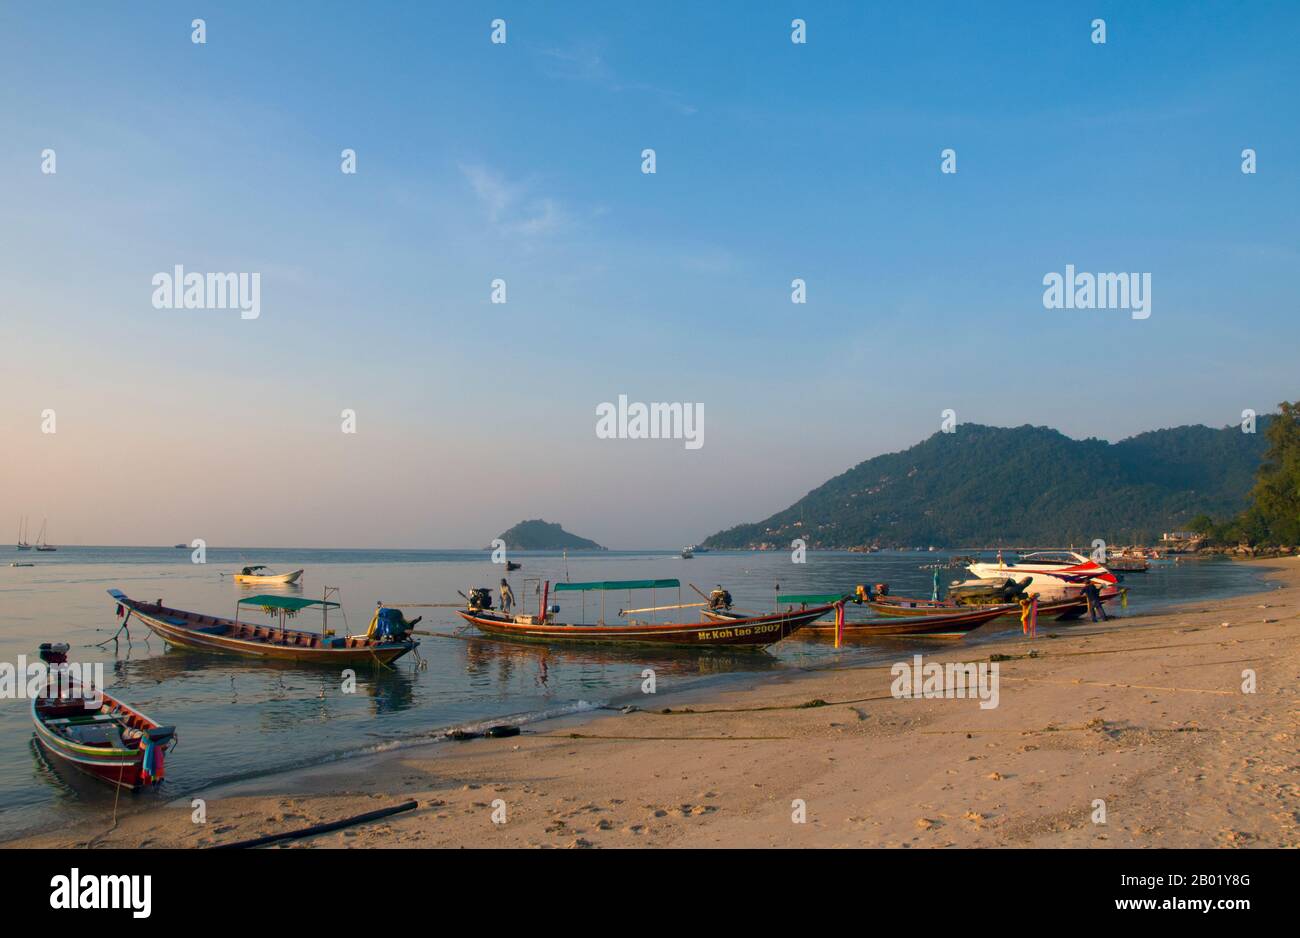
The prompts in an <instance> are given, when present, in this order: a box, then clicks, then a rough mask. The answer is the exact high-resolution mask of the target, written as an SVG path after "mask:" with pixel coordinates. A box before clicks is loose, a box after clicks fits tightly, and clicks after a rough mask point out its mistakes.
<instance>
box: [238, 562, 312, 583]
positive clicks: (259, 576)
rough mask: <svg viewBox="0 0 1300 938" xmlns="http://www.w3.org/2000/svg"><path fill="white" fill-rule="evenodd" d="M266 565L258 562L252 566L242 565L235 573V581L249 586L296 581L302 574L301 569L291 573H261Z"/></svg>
mask: <svg viewBox="0 0 1300 938" xmlns="http://www.w3.org/2000/svg"><path fill="white" fill-rule="evenodd" d="M265 569H266V567H264V566H261V565H260V564H259V565H257V566H252V567H244V568H243V569H242V570H240V571H239V572H238V573H236V574H235V582H236V583H244V584H247V585H249V586H257V585H268V584H272V583H281V584H287V583H297V582H298V578H299V577H300V576H302V571H301V570H294V571H293V572H292V573H262V572H260V571H262V570H265Z"/></svg>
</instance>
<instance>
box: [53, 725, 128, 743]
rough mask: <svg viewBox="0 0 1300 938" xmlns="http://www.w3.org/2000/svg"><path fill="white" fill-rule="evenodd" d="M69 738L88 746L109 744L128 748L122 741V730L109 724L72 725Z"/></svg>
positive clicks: (68, 732) (69, 728)
mask: <svg viewBox="0 0 1300 938" xmlns="http://www.w3.org/2000/svg"><path fill="white" fill-rule="evenodd" d="M67 734H68V738H70V739H72V740H73V741H75V742H78V743H81V744H83V745H86V746H108V747H109V748H111V749H126V744H125V743H123V742H122V732H121V730H119V729H118V728H117V726H115V725H113V724H111V723H109V724H87V725H85V726H70V727H68V730H67Z"/></svg>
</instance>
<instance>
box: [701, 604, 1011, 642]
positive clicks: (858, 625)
mask: <svg viewBox="0 0 1300 938" xmlns="http://www.w3.org/2000/svg"><path fill="white" fill-rule="evenodd" d="M1013 611H1014V612H1015V613H1016V614H1017V615H1019V613H1020V606H1019V605H1015V606H1014V608H1012V607H1007V606H984V607H980V606H975V607H971V606H964V607H958V611H955V612H944V613H936V614H934V615H928V616H916V617H903V616H899V617H895V618H884V619H873V620H867V621H864V622H851V621H846V622H845V623H844V627H843V628H844V631H843V635H844V637H845V638H846V639H851V638H857V639H864V638H890V637H900V636H926V637H929V638H961V637H962V636H963V635H965V634H966V633H967V632H973V631H975V629H977V628H979V627H980V626H981V625H983V624H984V623H986V622H991V621H992V620H994V619H997V618H999V617H1001V616H1005V615H1010V614H1011V612H1013ZM704 615H705V616H706V617H708V618H710V619H713V620H714V621H715V622H728V621H732V620H733V619H734V618H736V617H739V616H744V615H746V613H743V612H735V611H724V610H718V609H708V610H705V611H704ZM834 636H835V622H834V620H819V621H814V622H812V623H810V624H808V625H806V626H804V629H803V631H802V632H801V633H800V636H799V637H800V638H833V637H834Z"/></svg>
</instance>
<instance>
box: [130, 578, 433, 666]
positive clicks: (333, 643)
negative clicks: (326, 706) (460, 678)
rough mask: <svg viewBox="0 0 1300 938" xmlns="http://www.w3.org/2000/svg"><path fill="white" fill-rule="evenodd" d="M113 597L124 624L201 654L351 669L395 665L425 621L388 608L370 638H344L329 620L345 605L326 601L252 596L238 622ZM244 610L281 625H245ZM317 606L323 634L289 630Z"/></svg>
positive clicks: (375, 622)
mask: <svg viewBox="0 0 1300 938" xmlns="http://www.w3.org/2000/svg"><path fill="white" fill-rule="evenodd" d="M108 594H109V595H110V596H112V597H113V598H114V599H116V600H117V602H118V615H119V616H122V615H123V614H124V613H125V615H124V624H125V620H129V619H130V617H131V616H132V615H134V616H135V617H136V618H138V619H140V620H141V621H142V622H144V624H145V625H147V626H148V627H149V628H150V630H152V631H153V632H154V633H155V634H157V635H158V636H159V637H161V638H162V639H164V640H165V641H166V642H168V643H169V644H172V645H176V646H178V647H181V648H190V649H194V650H195V651H209V652H217V653H221V654H231V655H243V656H245V657H249V658H272V659H277V660H281V661H297V662H301V663H310V664H328V665H340V666H345V665H350V664H371V663H378V664H391V663H392V662H394V661H396V660H397V659H398V658H400V657H402V655H404V654H406V653H407V652H409V651H411V650H413V649H414V648H415V647H416V646H417V645H419V644H420V643H419V642H418V641H416V640H415V639H413V638H411V637H410V634H411V629H412V628H413V627H414V626H415V623H416V622H419V621H420V620H419V619H418V618H417V619H416V620H415V622H407V621H406V619H405V618H404V617H403V616H402V614H401V611H400V610H397V609H389V608H387V607H380V608H379V609H378V610H376V613H375V619H373V620H371V624H370V629H369V631H368V632H367V633H366V634H364V635H347V636H342V637H338V636H335V635H334V634H333V633H332V632H330V631H329V629H328V621H329V620H328V616H329V610H330V609H337V608H339V604H338V603H336V602H329V601H327V600H322V599H302V598H300V597H297V596H247V597H244V598H243V599H240V600H239V602H238V603H237V604H236V606H235V618H233V619H223V618H220V617H218V616H209V615H204V614H202V613H198V612H186V611H184V610H183V609H172V608H170V607H168V606H164V605H162V603H161V601H159V602H156V603H147V602H141V601H139V600H135V599H131V598H129V597H128V596H126V595H125V594H124V593H122V592H121V591H119V590H115V589H111V590H109V591H108ZM240 606H260V607H261V608H262V609H263V610H265V611H267V612H268V613H270V614H272V615H274V614H275V613H277V612H278V613H279V616H280V622H279V625H275V624H271V625H256V624H254V623H251V622H240V621H239V607H240ZM313 607H314V608H319V609H321V610H322V613H323V614H324V616H325V620H324V624H323V625H322V627H321V631H320V632H319V633H317V632H308V631H304V630H301V629H291V628H288V627H287V626H286V623H285V620H286V618H287V617H289V616H292V615H295V614H297V613H298V612H299V611H301V610H303V609H307V608H313Z"/></svg>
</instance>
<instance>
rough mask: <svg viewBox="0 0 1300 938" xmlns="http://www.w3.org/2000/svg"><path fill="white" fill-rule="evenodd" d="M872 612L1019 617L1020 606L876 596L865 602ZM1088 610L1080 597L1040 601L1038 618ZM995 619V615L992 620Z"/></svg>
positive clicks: (910, 615)
mask: <svg viewBox="0 0 1300 938" xmlns="http://www.w3.org/2000/svg"><path fill="white" fill-rule="evenodd" d="M867 605H868V606H870V607H871V610H872V611H873V612H876V613H878V614H880V615H882V616H890V617H895V618H917V617H924V616H935V615H947V614H950V613H955V612H960V611H962V610H969V609H981V610H983V609H1000V610H1002V611H1001V613H999V614H1000V615H1004V616H1018V615H1020V604H1019V603H996V604H993V605H987V606H971V605H959V604H957V603H954V602H951V601H949V600H946V599H940V600H934V599H913V598H911V597H908V596H877V597H876V598H875V599H873V600H870V601H869V602H868V603H867ZM1087 611H1088V601H1087V600H1086V599H1084V598H1083V596H1082V595H1080V596H1077V597H1070V598H1066V599H1055V600H1048V601H1045V602H1044V601H1040V602H1039V604H1038V617H1039V618H1040V619H1043V618H1051V619H1077V618H1078V617H1079V616H1081V615H1083V614H1084V613H1085V612H1087ZM994 618H996V616H995V617H994Z"/></svg>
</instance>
